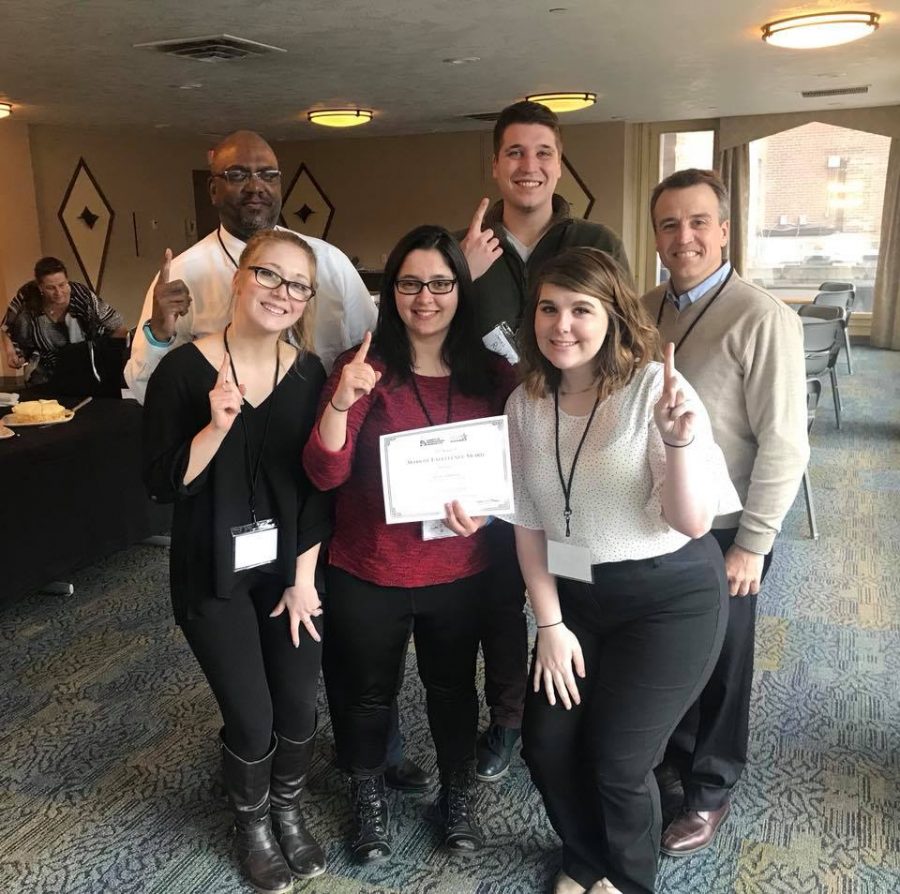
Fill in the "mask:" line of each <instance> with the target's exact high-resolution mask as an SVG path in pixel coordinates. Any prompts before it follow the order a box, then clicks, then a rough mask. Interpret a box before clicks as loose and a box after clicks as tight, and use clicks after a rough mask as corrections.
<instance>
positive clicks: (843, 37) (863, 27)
mask: <svg viewBox="0 0 900 894" xmlns="http://www.w3.org/2000/svg"><path fill="white" fill-rule="evenodd" d="M877 28H878V13H875V12H823V13H818V14H814V15H805V16H793V17H792V18H789V19H778V21H775V22H768V23H767V24H765V25H763V27H762V39H763V40H764V41H765V42H766V43H770V44H772V45H773V46H776V47H788V48H790V49H795V50H813V49H818V48H820V47H834V46H837V45H838V44H842V43H850V41H851V40H859V38H861V37H865V36H866V35H868V34H871V33H872V32H873V31H875V30H876V29H877Z"/></svg>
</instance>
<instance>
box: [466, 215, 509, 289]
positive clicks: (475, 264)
mask: <svg viewBox="0 0 900 894" xmlns="http://www.w3.org/2000/svg"><path fill="white" fill-rule="evenodd" d="M490 203H491V202H490V199H488V198H484V199H482V200H481V202H480V203H479V205H478V207H477V208H476V209H475V214H474V216H473V217H472V222H471V223H470V224H469V229H468V232H467V233H466V235H465V236H464V237H463V240H462V242H460V243H459V244H460V247H461V248H462V250H463V254H464V255H465V256H466V261H468V263H469V271H470V272H471V274H472V279H478V277H479V276H483V275H484V274H485V273H486V272H487V271H488V268H489V267H490V266H491V264H493V263H494V261H496V260H497V258H499V257H500V255H502V254H503V249H502V248H501V247H500V240H499V239H498V238H497V237H496V236H495V235H494V231H493V230H492V229H490V228H488V229H487V230H482V229H481V225H482V222H483V221H484V215H485V212H486V211H487V210H488V206H489V205H490Z"/></svg>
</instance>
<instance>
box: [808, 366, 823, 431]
mask: <svg viewBox="0 0 900 894" xmlns="http://www.w3.org/2000/svg"><path fill="white" fill-rule="evenodd" d="M821 396H822V383H821V381H819V379H814V378H809V379H807V380H806V433H807V434H809V433H810V432H811V431H812V427H813V423H814V422H815V421H816V409H817V408H818V406H819V398H820V397H821Z"/></svg>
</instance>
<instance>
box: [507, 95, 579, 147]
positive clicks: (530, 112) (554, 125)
mask: <svg viewBox="0 0 900 894" xmlns="http://www.w3.org/2000/svg"><path fill="white" fill-rule="evenodd" d="M512 124H543V125H544V127H549V128H550V130H552V131H553V135H554V136H555V137H556V148H557V149H559V151H560V152H562V135H561V134H560V132H559V118H557V117H556V112H552V111H551V110H550V109H548V108H547V106H542V105H541V104H540V103H539V102H530V101H529V100H527V99H523V100H522V101H521V102H514V103H513V104H512V105H511V106H507V107H506V108H505V109H504V110H503V111H502V112H501V113H500V117H499V118H497V123H496V124H495V125H494V157H495V158H496V157H497V156H498V155H499V154H500V147H501V146H502V145H503V134H504V132H505V131H506V128H507V127H509V126H510V125H512Z"/></svg>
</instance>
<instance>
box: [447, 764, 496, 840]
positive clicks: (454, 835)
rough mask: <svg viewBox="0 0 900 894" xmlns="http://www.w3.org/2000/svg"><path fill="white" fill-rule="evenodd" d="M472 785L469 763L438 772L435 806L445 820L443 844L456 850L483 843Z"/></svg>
mask: <svg viewBox="0 0 900 894" xmlns="http://www.w3.org/2000/svg"><path fill="white" fill-rule="evenodd" d="M473 787H474V779H473V773H472V767H471V766H469V765H464V766H461V767H456V768H455V769H453V770H450V771H449V772H443V771H442V772H441V794H440V796H439V797H438V801H437V807H438V812H439V814H440V817H441V821H442V822H443V824H444V833H445V835H444V846H445V847H447V849H448V850H451V851H453V852H454V853H457V854H471V853H473V852H474V851H477V850H478V849H479V848H480V847H481V846H482V845H483V844H484V839H483V838H482V836H481V831H480V830H479V828H478V826H476V825H475V820H474V818H473V810H472V807H471V804H470V798H471V795H472V789H473Z"/></svg>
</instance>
